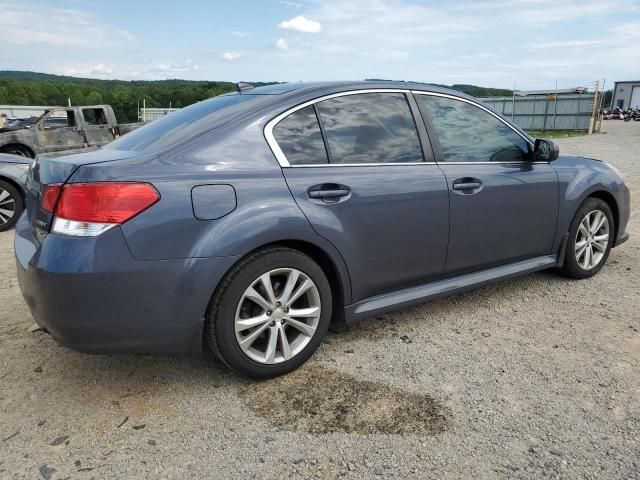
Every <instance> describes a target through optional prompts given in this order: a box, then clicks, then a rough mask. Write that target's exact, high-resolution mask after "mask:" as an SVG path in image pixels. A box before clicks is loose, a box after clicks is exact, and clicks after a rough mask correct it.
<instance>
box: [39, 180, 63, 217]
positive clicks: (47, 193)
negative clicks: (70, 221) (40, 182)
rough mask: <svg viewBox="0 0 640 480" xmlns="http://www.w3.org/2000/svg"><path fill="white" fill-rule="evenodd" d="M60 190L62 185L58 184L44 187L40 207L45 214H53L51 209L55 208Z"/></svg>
mask: <svg viewBox="0 0 640 480" xmlns="http://www.w3.org/2000/svg"><path fill="white" fill-rule="evenodd" d="M60 190H62V185H61V184H59V183H52V184H51V185H47V186H46V187H44V189H43V190H42V200H41V201H40V206H41V207H42V209H43V210H44V211H45V212H49V213H53V209H54V208H56V202H57V201H58V197H59V196H60Z"/></svg>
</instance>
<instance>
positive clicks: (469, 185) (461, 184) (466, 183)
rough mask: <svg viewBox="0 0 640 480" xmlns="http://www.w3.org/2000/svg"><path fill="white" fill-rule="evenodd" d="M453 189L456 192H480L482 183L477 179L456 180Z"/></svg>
mask: <svg viewBox="0 0 640 480" xmlns="http://www.w3.org/2000/svg"><path fill="white" fill-rule="evenodd" d="M452 187H453V189H454V190H478V189H479V188H481V187H482V182H481V181H480V180H478V179H477V178H459V179H458V180H454V182H453V184H452Z"/></svg>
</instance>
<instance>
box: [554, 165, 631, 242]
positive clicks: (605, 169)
mask: <svg viewBox="0 0 640 480" xmlns="http://www.w3.org/2000/svg"><path fill="white" fill-rule="evenodd" d="M552 166H553V168H554V169H555V170H556V172H557V173H558V181H559V195H560V198H559V212H558V228H557V232H558V234H557V235H556V241H555V245H554V251H557V250H558V248H559V246H560V242H561V241H562V236H563V235H564V234H565V233H567V232H568V231H569V227H570V225H571V221H572V220H573V217H574V215H575V213H576V211H577V210H578V208H580V205H582V203H583V202H584V201H585V199H586V198H587V197H590V196H594V195H597V196H602V197H604V198H605V199H607V200H609V201H613V202H614V205H613V208H612V210H613V211H614V216H615V217H616V218H615V219H614V220H615V223H616V239H615V243H614V244H617V243H618V242H619V240H620V237H621V236H622V235H623V234H624V232H625V229H626V226H627V222H628V221H629V213H630V208H629V204H630V195H629V189H628V188H627V186H626V185H625V184H624V181H623V180H622V178H621V177H620V175H618V173H617V172H616V171H615V170H614V169H613V168H611V166H610V165H608V164H607V163H605V162H601V161H598V160H592V159H589V158H582V157H564V156H563V157H560V158H559V159H558V160H556V161H554V162H553V163H552Z"/></svg>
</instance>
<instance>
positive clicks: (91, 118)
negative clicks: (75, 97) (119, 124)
mask: <svg viewBox="0 0 640 480" xmlns="http://www.w3.org/2000/svg"><path fill="white" fill-rule="evenodd" d="M81 111H82V118H83V120H84V135H85V138H86V140H87V144H88V145H89V146H90V147H93V146H97V145H104V144H105V143H109V142H110V141H111V140H113V130H112V126H111V125H110V124H109V120H108V118H107V112H105V110H104V108H101V107H87V108H82V109H81Z"/></svg>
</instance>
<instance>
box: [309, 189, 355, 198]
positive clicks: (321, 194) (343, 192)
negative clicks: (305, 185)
mask: <svg viewBox="0 0 640 480" xmlns="http://www.w3.org/2000/svg"><path fill="white" fill-rule="evenodd" d="M347 195H349V189H348V188H335V189H332V190H309V198H321V199H326V198H340V197H346V196H347Z"/></svg>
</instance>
